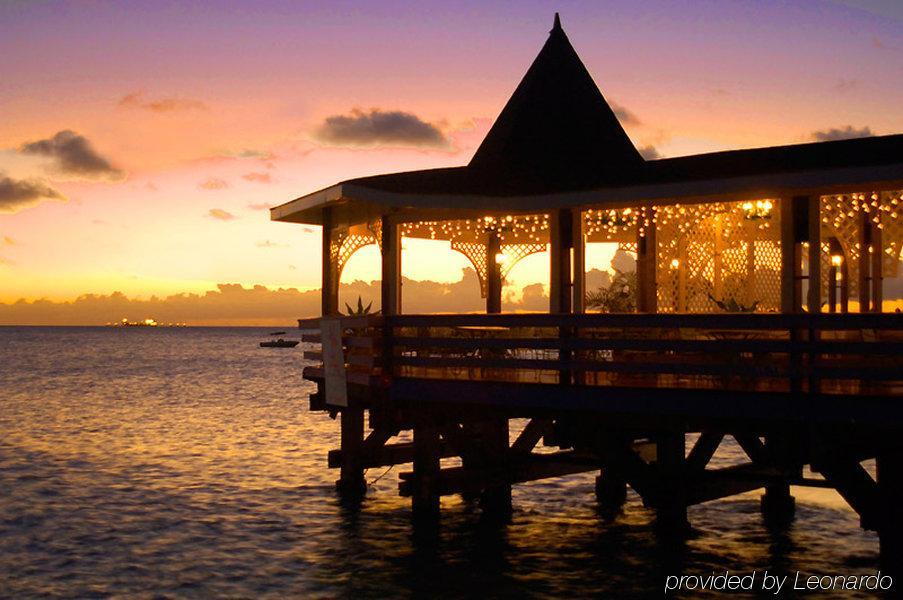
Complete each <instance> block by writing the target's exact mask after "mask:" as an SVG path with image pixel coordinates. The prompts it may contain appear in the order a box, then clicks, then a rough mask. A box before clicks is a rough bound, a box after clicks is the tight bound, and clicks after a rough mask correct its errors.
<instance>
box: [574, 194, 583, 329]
mask: <svg viewBox="0 0 903 600" xmlns="http://www.w3.org/2000/svg"><path fill="white" fill-rule="evenodd" d="M583 226H584V222H583V211H582V210H579V209H578V210H574V224H573V232H574V240H573V244H574V261H573V267H571V268H572V269H573V271H574V277H573V282H572V283H573V289H574V297H573V299H572V300H571V305H572V306H573V309H574V312H575V313H577V314H583V313H584V312H586V235H585V233H584V227H583Z"/></svg>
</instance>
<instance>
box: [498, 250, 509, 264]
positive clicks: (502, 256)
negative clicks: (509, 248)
mask: <svg viewBox="0 0 903 600" xmlns="http://www.w3.org/2000/svg"><path fill="white" fill-rule="evenodd" d="M495 262H496V264H498V265H503V264H505V263H506V262H508V255H507V254H505V253H503V252H499V253H498V254H496V255H495Z"/></svg>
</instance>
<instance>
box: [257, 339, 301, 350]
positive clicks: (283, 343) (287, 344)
mask: <svg viewBox="0 0 903 600" xmlns="http://www.w3.org/2000/svg"><path fill="white" fill-rule="evenodd" d="M298 343H299V342H298V341H297V340H284V339H282V338H279V339H278V340H270V341H269V342H260V347H261V348H294V347H295V346H297V345H298Z"/></svg>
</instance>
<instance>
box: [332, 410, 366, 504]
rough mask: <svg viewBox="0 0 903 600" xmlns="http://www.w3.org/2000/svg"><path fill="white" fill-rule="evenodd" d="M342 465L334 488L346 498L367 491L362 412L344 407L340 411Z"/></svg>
mask: <svg viewBox="0 0 903 600" xmlns="http://www.w3.org/2000/svg"><path fill="white" fill-rule="evenodd" d="M341 428H342V430H341V448H342V464H341V467H340V472H339V473H340V474H339V480H338V481H336V488H337V489H338V490H339V492H341V493H342V494H343V495H345V496H347V497H356V496H361V495H363V494H364V492H366V491H367V483H366V481H365V480H364V467H363V463H362V448H361V446H362V445H363V443H364V411H363V409H361V408H357V407H353V408H352V407H346V408H343V409H342V411H341Z"/></svg>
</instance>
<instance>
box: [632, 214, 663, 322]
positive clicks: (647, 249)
mask: <svg viewBox="0 0 903 600" xmlns="http://www.w3.org/2000/svg"><path fill="white" fill-rule="evenodd" d="M652 211H653V208H652V207H651V206H648V207H646V214H647V216H648V215H652ZM656 252H657V250H656V233H655V222H653V220H652V216H649V225H646V226H645V229H644V232H643V235H640V234H639V230H637V261H636V269H637V271H636V273H637V312H641V313H654V312H656V311H657V309H658V291H657V289H656V278H655V277H656V273H655V271H656V265H657V264H658V260H657V256H656Z"/></svg>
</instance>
